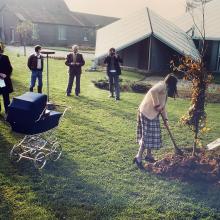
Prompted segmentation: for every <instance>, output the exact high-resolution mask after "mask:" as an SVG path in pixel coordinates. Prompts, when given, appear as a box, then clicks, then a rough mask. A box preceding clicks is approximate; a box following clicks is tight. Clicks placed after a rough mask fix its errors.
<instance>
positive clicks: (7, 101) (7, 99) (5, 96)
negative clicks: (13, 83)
mask: <svg viewBox="0 0 220 220" xmlns="http://www.w3.org/2000/svg"><path fill="white" fill-rule="evenodd" d="M2 96H3V102H4V107H5V113H7V112H8V106H9V105H10V97H9V93H3V94H2ZM0 110H1V103H0Z"/></svg>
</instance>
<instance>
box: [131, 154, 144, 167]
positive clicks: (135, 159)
mask: <svg viewBox="0 0 220 220" xmlns="http://www.w3.org/2000/svg"><path fill="white" fill-rule="evenodd" d="M133 164H136V165H137V167H138V168H139V169H141V170H143V169H144V167H143V164H142V162H139V161H138V159H137V157H135V158H134V159H133Z"/></svg>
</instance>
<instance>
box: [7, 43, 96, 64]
mask: <svg viewBox="0 0 220 220" xmlns="http://www.w3.org/2000/svg"><path fill="white" fill-rule="evenodd" d="M6 49H7V50H9V51H13V52H15V53H19V54H23V53H24V47H16V46H11V45H10V46H6ZM26 50H27V56H28V55H30V54H32V53H33V52H34V48H33V47H26ZM46 50H47V51H53V52H55V54H54V55H53V56H54V57H63V58H66V56H67V54H68V53H69V52H67V51H58V50H48V49H46ZM82 54H83V56H84V58H85V59H91V60H93V59H94V58H95V55H94V54H92V53H84V52H82Z"/></svg>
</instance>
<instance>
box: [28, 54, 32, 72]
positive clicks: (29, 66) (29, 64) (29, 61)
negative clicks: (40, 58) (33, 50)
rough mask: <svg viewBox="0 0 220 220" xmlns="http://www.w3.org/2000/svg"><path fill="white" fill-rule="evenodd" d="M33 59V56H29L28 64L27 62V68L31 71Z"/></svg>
mask: <svg viewBox="0 0 220 220" xmlns="http://www.w3.org/2000/svg"><path fill="white" fill-rule="evenodd" d="M31 59H32V56H29V58H28V62H27V66H28V68H29V69H30V70H31Z"/></svg>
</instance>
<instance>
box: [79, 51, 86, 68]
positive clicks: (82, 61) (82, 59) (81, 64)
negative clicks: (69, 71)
mask: <svg viewBox="0 0 220 220" xmlns="http://www.w3.org/2000/svg"><path fill="white" fill-rule="evenodd" d="M84 65H85V60H84V58H83V55H82V54H81V63H80V66H84Z"/></svg>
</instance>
